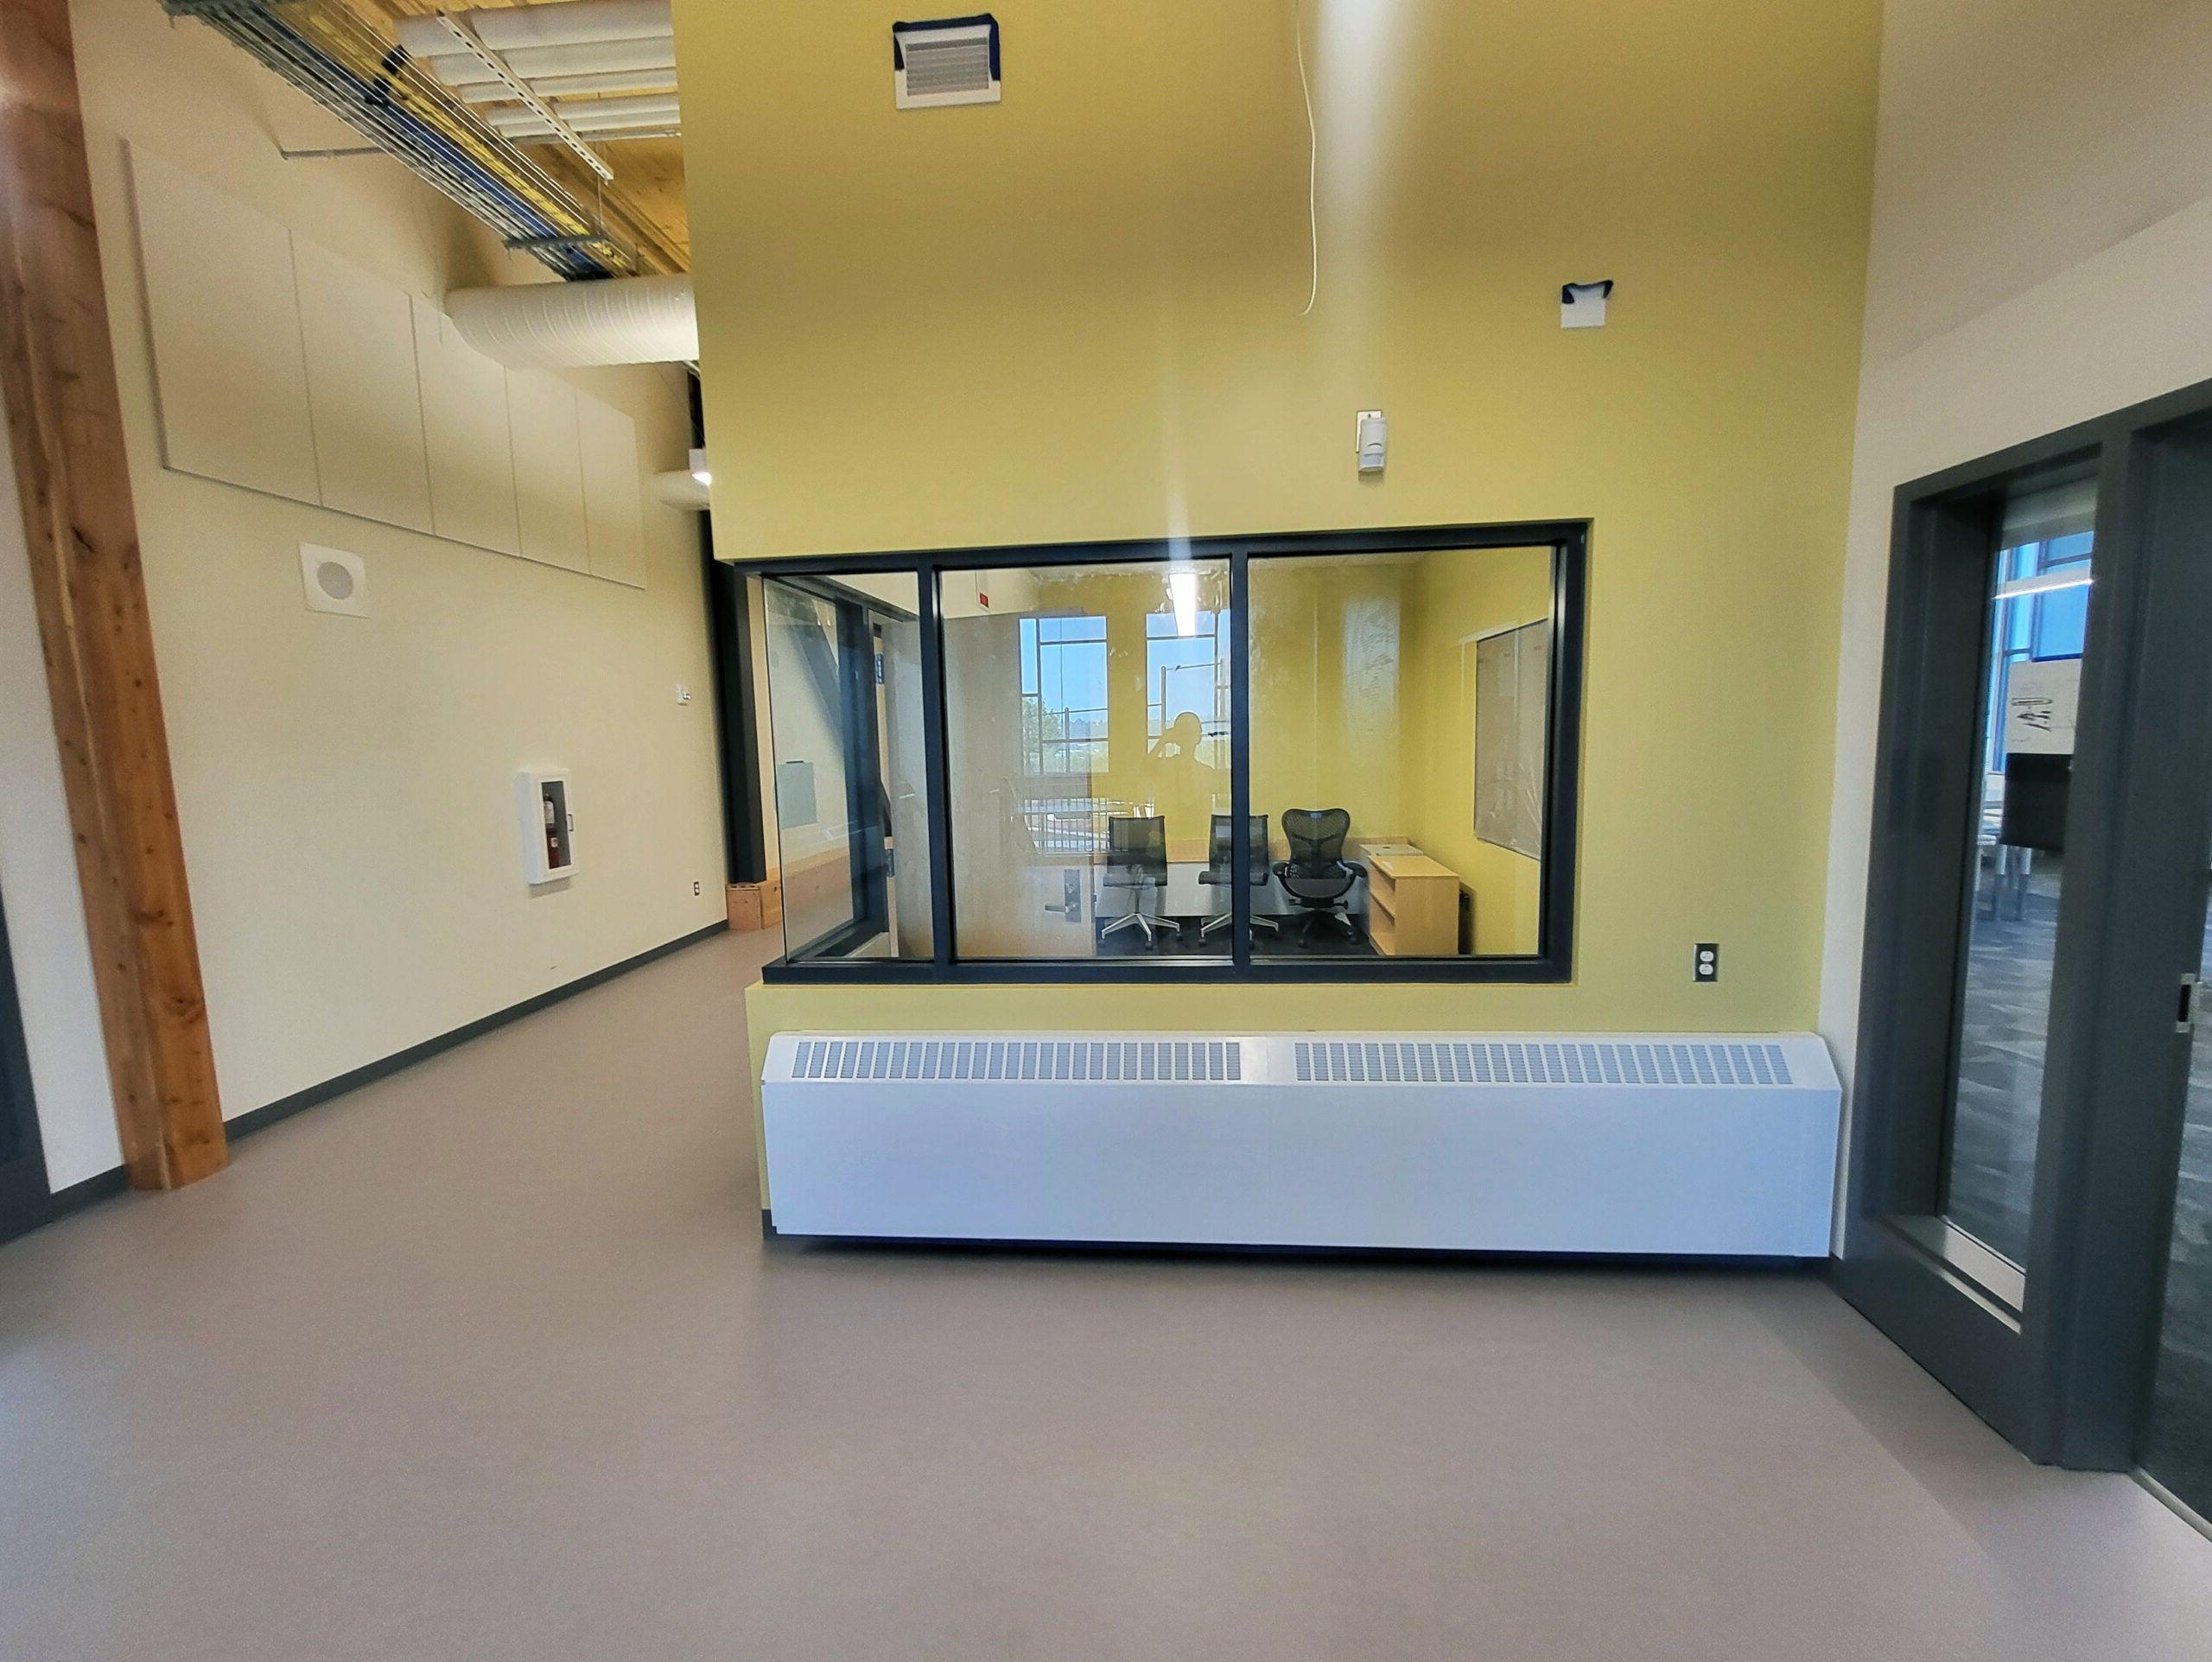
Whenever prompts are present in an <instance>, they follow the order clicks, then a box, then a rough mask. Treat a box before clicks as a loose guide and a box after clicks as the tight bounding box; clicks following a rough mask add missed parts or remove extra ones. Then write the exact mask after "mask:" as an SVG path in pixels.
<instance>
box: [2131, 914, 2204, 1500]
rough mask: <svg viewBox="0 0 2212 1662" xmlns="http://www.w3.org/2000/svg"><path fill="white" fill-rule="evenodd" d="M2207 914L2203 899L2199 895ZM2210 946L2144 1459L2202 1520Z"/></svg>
mask: <svg viewBox="0 0 2212 1662" xmlns="http://www.w3.org/2000/svg"><path fill="white" fill-rule="evenodd" d="M2194 901H2195V913H2196V916H2197V917H2199V918H2202V917H2203V916H2204V913H2205V910H2206V909H2205V904H2204V893H2203V891H2202V888H2200V889H2199V890H2198V891H2197V893H2196V896H2195V897H2194ZM2198 935H2199V937H2200V940H2201V941H2202V945H2201V947H2200V948H2199V950H2198V954H2197V959H2196V966H2197V967H2196V977H2197V980H2196V984H2195V986H2191V987H2190V989H2189V993H2188V996H2189V997H2190V1002H2191V1006H2192V1007H2191V1008H2190V1010H2189V1012H2187V1013H2186V1015H2184V1014H2183V1012H2182V1011H2181V1010H2180V1008H2179V1004H2180V999H2179V997H2178V996H2177V1000H2176V1005H2177V1009H2176V1019H2177V1022H2180V1021H2183V1020H2189V1021H2190V1024H2191V1026H2192V1028H2193V1031H2192V1032H2191V1035H2190V1043H2189V1075H2188V1084H2187V1086H2186V1097H2185V1102H2184V1112H2183V1116H2182V1132H2181V1147H2180V1152H2179V1156H2178V1158H2177V1163H2176V1164H2177V1169H2176V1171H2175V1181H2174V1190H2173V1222H2172V1225H2171V1230H2170V1233H2169V1236H2168V1240H2167V1249H2166V1253H2167V1256H2166V1274H2165V1284H2164V1303H2163V1305H2162V1308H2161V1311H2160V1316H2159V1323H2158V1355H2157V1360H2156V1361H2154V1363H2153V1364H2152V1386H2151V1391H2150V1394H2149V1400H2148V1403H2147V1405H2146V1410H2147V1411H2146V1414H2145V1424H2144V1434H2143V1439H2142V1445H2141V1450H2140V1454H2139V1458H2140V1460H2141V1462H2142V1467H2143V1470H2144V1472H2145V1475H2148V1476H2149V1477H2151V1478H2152V1480H2153V1481H2155V1482H2157V1483H2158V1486H2159V1487H2160V1488H2164V1490H2165V1491H2166V1492H2167V1493H2168V1494H2170V1495H2171V1496H2172V1497H2173V1498H2175V1499H2176V1500H2179V1501H2180V1502H2181V1504H2182V1505H2183V1506H2184V1507H2188V1508H2189V1509H2190V1511H2192V1512H2193V1513H2196V1516H2197V1517H2198V1518H2199V1519H2207V1518H2212V1020H2208V1019H2206V1018H2205V1017H2204V1015H2203V1014H2202V1012H2199V1011H2198V1010H2196V1008H2195V1007H2194V1006H2195V1000H2196V996H2197V992H2196V989H2197V988H2198V987H2201V986H2202V984H2203V981H2204V979H2205V978H2206V977H2208V976H2212V928H2208V927H2207V926H2206V925H2205V924H2204V923H2200V924H2199V926H2198Z"/></svg>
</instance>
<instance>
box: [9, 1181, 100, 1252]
mask: <svg viewBox="0 0 2212 1662" xmlns="http://www.w3.org/2000/svg"><path fill="white" fill-rule="evenodd" d="M128 1188H130V1179H129V1177H126V1176H125V1175H124V1170H123V1168H122V1167H121V1166H116V1167H113V1168H112V1169H111V1170H106V1171H95V1172H94V1173H92V1176H91V1177H86V1178H85V1179H84V1180H83V1181H82V1182H81V1183H71V1184H70V1185H69V1187H68V1188H67V1189H55V1190H54V1193H52V1194H51V1195H48V1196H47V1197H46V1201H45V1203H44V1204H43V1205H40V1206H35V1207H33V1208H31V1210H30V1213H29V1215H28V1216H25V1217H19V1218H17V1219H16V1223H15V1227H12V1228H7V1227H0V1245H5V1244H6V1243H7V1242H9V1241H11V1240H18V1239H20V1238H21V1237H22V1236H24V1235H27V1234H30V1232H31V1231H32V1230H34V1229H42V1228H44V1227H46V1226H47V1225H48V1224H49V1223H54V1222H56V1221H59V1220H60V1219H62V1218H66V1217H67V1216H68V1215H70V1214H71V1213H72V1212H81V1211H83V1210H84V1209H85V1208H86V1207H88V1206H90V1205H91V1204H92V1202H94V1201H104V1200H105V1199H106V1198H107V1197H108V1196H111V1195H120V1194H121V1193H122V1192H123V1191H124V1189H128Z"/></svg>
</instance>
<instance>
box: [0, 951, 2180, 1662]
mask: <svg viewBox="0 0 2212 1662" xmlns="http://www.w3.org/2000/svg"><path fill="white" fill-rule="evenodd" d="M757 939H758V937H754V940H757ZM757 950H758V948H757V947H755V946H754V944H753V941H748V940H747V939H746V938H742V937H739V938H729V939H721V940H716V941H715V942H711V943H709V944H707V945H703V946H700V947H696V948H691V949H690V950H689V951H686V952H684V953H682V954H679V955H676V956H674V957H672V958H670V959H667V960H664V961H662V962H660V963H658V964H655V965H653V966H651V967H647V968H645V969H644V970H641V971H639V972H638V973H636V974H632V975H630V976H628V977H626V978H624V979H623V980H619V981H616V982H613V983H612V984H610V985H608V986H604V987H601V988H600V989H598V990H596V991H594V992H593V993H588V994H586V995H584V996H582V997H581V998H578V999H574V1000H571V1001H570V1002H569V1003H567V1004H565V1005H561V1006H559V1007H557V1008H556V1009H554V1010H551V1011H548V1012H543V1013H542V1014H540V1015H538V1016H536V1017H533V1018H531V1019H529V1020H527V1021H524V1022H521V1023H518V1024H515V1025H513V1026H511V1027H509V1028H506V1029H504V1030H502V1031H499V1032H498V1033H495V1034H493V1035H490V1036H488V1037H485V1038H483V1039H481V1040H479V1041H478V1042H476V1043H475V1044H471V1045H468V1046H467V1047H465V1048H463V1049H461V1050H455V1051H454V1052H451V1053H449V1054H448V1055H447V1056H442V1057H440V1058H438V1059H437V1060H435V1061H434V1062H431V1063H425V1064H423V1066H421V1067H419V1068H417V1069H413V1070H411V1071H410V1072H408V1073H405V1074H403V1075H397V1076H395V1077H393V1078H391V1079H389V1080H386V1081H385V1082H381V1083H379V1084H377V1085H374V1086H372V1087H369V1088H365V1089H363V1090H361V1091H359V1092H357V1093H355V1094H353V1095H352V1096H351V1097H348V1098H346V1099H342V1100H340V1101H336V1102H333V1103H331V1104H328V1105H327V1106H325V1107H320V1108H317V1109H315V1110H313V1111H311V1112H309V1113H306V1114H303V1115H302V1116H300V1117H299V1118H297V1119H296V1120H290V1121H288V1122H286V1123H285V1124H283V1125H281V1126H277V1127H275V1128H273V1129H271V1130H270V1131H268V1132H265V1133H264V1134H262V1135H260V1136H258V1137H256V1138H253V1139H250V1140H248V1141H246V1142H245V1143H243V1144H241V1145H239V1147H238V1158H237V1161H236V1163H235V1164H234V1165H233V1167H232V1170H229V1171H228V1172H226V1173H225V1174H224V1175H222V1176H221V1177H218V1178H215V1179H213V1180H212V1181H210V1182H208V1183H204V1184H201V1185H200V1186H198V1187H197V1188H195V1189H190V1190H188V1191H185V1192H184V1193H182V1194H179V1195H175V1196H164V1197H146V1196H128V1197H125V1198H124V1199H122V1200H119V1201H117V1202H111V1203H107V1204H104V1205H102V1206H99V1207H98V1208H94V1209H92V1210H91V1211H89V1212H86V1213H85V1214H83V1215H79V1216H77V1217H75V1218H73V1219H70V1220H68V1221H65V1222H63V1223H61V1224H59V1225H56V1226H54V1227H51V1228H49V1229H47V1230H44V1231H42V1232H40V1233H38V1234H34V1235H31V1236H29V1237H26V1238H25V1239H23V1240H19V1241H16V1242H15V1243H13V1244H11V1245H10V1246H8V1247H0V1657H4V1658H6V1659H8V1662H77V1659H85V1662H93V1659H97V1662H137V1659H156V1658H158V1659H162V1662H197V1659H207V1662H218V1659H219V1662H252V1659H272V1662H350V1659H376V1662H442V1659H455V1662H460V1659H467V1662H505V1659H518V1662H521V1659H527V1662H568V1659H577V1662H584V1659H588V1662H607V1659H619V1662H658V1659H691V1658H714V1659H762V1662H770V1659H772V1662H815V1659H819V1662H866V1659H900V1662H909V1659H947V1662H952V1659H958V1662H987V1659H1013V1658H1020V1659H1031V1658H1034V1659H1053V1662H1061V1659H1094V1658H1095V1659H1129V1662H1168V1659H1184V1658H1190V1659H1200V1658H1204V1659H1209V1662H1211V1659H1244V1658H1250V1659H1268V1662H1285V1659H1335V1662H1345V1659H1383V1658H1389V1659H1414V1658H1452V1659H1465V1658H1478V1659H1483V1662H1522V1659H1527V1662H1537V1659H1542V1662H1562V1659H1564V1662H1591V1659H1613V1658H1618V1659H1635V1662H1662V1659H1695V1662H1727V1659H1737V1658H1743V1659H1759V1662H1774V1659H1827V1658H1835V1659H1852V1662H1866V1659H1869V1658H1873V1659H1881V1662H1919V1659H1929V1662H1936V1659H1941V1662H1979V1659H1992V1662H1993V1659H1999V1658H2002V1659H2008V1662H2017V1659H2031V1658H2052V1659H2058V1658H2064V1659H2082V1658H2096V1659H2131V1658H2202V1657H2203V1656H2205V1655H2206V1654H2207V1650H2208V1640H2207V1634H2208V1633H2212V1542H2208V1541H2207V1540H2205V1539H2204V1538H2202V1537H2200V1536H2198V1535H2197V1534H2196V1533H2195V1532H2193V1531H2192V1530H2190V1528H2189V1526H2187V1525H2185V1524H2184V1523H2183V1522H2182V1521H2181V1520H2180V1519H2178V1518H2177V1517H2176V1516H2175V1515H2174V1514H2172V1513H2170V1512H2168V1511H2166V1510H2165V1509H2164V1507H2160V1506H2159V1505H2158V1503H2157V1502H2156V1501H2155V1500H2152V1498H2151V1497H2150V1496H2149V1495H2148V1494H2145V1492H2144V1491H2142V1490H2141V1489H2140V1488H2137V1487H2136V1486H2135V1485H2134V1484H2133V1483H2132V1482H2130V1481H2128V1480H2127V1479H2126V1478H2124V1477H2114V1476H2091V1475H2075V1474H2066V1473H2060V1472H2053V1471H2047V1470H2039V1469H2036V1468H2033V1467H2031V1466H2029V1465H2027V1464H2025V1463H2024V1462H2021V1461H2020V1460H2018V1458H2017V1457H2016V1456H2013V1455H2012V1453H2011V1452H2010V1451H2009V1450H2008V1449H2006V1448H2005V1445H2004V1444H2003V1443H2001V1442H2000V1441H1999V1439H1998V1438H1997V1437H1995V1436H1994V1435H1993V1433H1991V1432H1990V1431H1989V1430H1986V1428H1985V1427H1983V1426H1982V1425H1981V1424H1980V1423H1979V1422H1978V1421H1976V1420H1975V1419H1974V1418H1973V1417H1972V1415H1970V1414H1969V1413H1967V1411H1966V1410H1965V1409H1963V1408H1962V1407H1961V1406H1960V1405H1958V1404H1957V1403H1956V1402H1955V1400H1953V1399H1951V1398H1950V1397H1948V1395H1946V1394H1945V1393H1944V1392H1943V1391H1942V1389H1941V1388H1940V1387H1939V1386H1936V1384H1935V1383H1934V1382H1933V1381H1932V1380H1929V1378H1928V1377H1927V1376H1926V1375H1925V1374H1923V1373H1921V1372H1920V1371H1919V1370H1918V1369H1917V1368H1916V1367H1914V1366H1913V1365H1912V1364H1911V1363H1910V1361H1907V1360H1906V1359H1905V1358H1904V1356H1903V1355H1902V1354H1899V1353H1898V1352H1897V1351H1896V1350H1895V1349H1894V1348H1891V1346H1890V1345H1889V1343H1888V1342H1886V1341H1885V1340H1884V1339H1883V1338H1881V1337H1880V1335H1878V1334H1877V1333H1875V1332H1874V1331H1873V1329H1871V1328H1869V1327H1868V1326H1866V1323H1864V1322H1862V1321H1861V1320H1860V1319H1859V1317H1858V1316H1856V1315H1854V1314H1853V1312H1852V1311H1851V1310H1848V1309H1847V1307H1846V1306H1845V1305H1844V1304H1842V1303H1841V1302H1840V1301H1839V1300H1838V1299H1836V1298H1835V1297H1834V1296H1833V1295H1831V1294H1830V1293H1829V1292H1828V1291H1827V1289H1826V1288H1825V1286H1824V1285H1821V1283H1820V1282H1819V1281H1817V1280H1815V1279H1813V1278H1808V1277H1804V1276H1798V1275H1786V1274H1774V1273H1767V1274H1745V1275H1731V1274H1717V1273H1672V1272H1648V1271H1647V1272H1630V1271H1623V1270H1617V1269H1616V1270H1607V1269H1532V1268H1526V1267H1520V1268H1506V1267H1497V1266H1491V1267H1483V1266H1465V1265H1461V1266H1433V1265H1413V1264H1371V1263H1370V1264H1358V1263H1344V1262H1336V1263H1328V1262H1296V1261H1281V1260H1269V1261H1237V1260H1227V1259H1165V1258H1113V1257H1098V1256H1090V1257H1081V1256H1051V1255H1041V1254H1040V1255H1027V1256H1000V1255H989V1254H962V1253H925V1252H900V1253H891V1252H872V1251H860V1250H832V1249H820V1248H814V1249H808V1248H798V1247H789V1246H777V1247H764V1246H763V1243H762V1242H761V1240H760V1234H759V1223H758V1215H757V1212H756V1209H755V1205H754V1189H753V1152H752V1149H753V1144H752V1133H751V1130H750V1122H749V1119H748V1116H747V1111H746V1109H745V1107H744V1106H743V1101H744V1093H743V1088H742V1084H741V1082H742V1080H743V1078H744V1073H745V1051H744V1040H743V1036H742V1030H741V1024H740V997H739V995H740V990H741V985H742V983H743V982H744V981H745V980H747V978H748V976H749V975H750V974H751V973H752V968H753V959H754V956H755V955H756V954H757Z"/></svg>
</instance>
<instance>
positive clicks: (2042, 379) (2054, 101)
mask: <svg viewBox="0 0 2212 1662" xmlns="http://www.w3.org/2000/svg"><path fill="white" fill-rule="evenodd" d="M1884 29H1885V35H1884V42H1883V52H1882V93H1881V97H1882V105H1881V115H1880V122H1879V133H1878V142H1877V149H1876V158H1875V171H1876V181H1875V193H1874V220H1873V234H1872V247H1871V251H1870V257H1869V263H1868V272H1869V277H1868V293H1867V315H1866V359H1865V363H1864V365H1863V367H1862V370H1861V375H1860V383H1859V422H1858V439H1857V453H1856V457H1855V460H1854V465H1853V480H1852V503H1851V521H1850V531H1849V542H1848V547H1847V563H1846V570H1845V582H1844V613H1843V632H1842V650H1841V663H1840V676H1839V692H1840V695H1839V699H1838V707H1837V715H1836V777H1835V797H1834V809H1833V820H1832V825H1831V831H1830V840H1829V856H1828V861H1829V863H1828V904H1827V935H1826V939H1825V942H1824V949H1823V961H1822V971H1823V973H1822V977H1821V1031H1822V1033H1823V1034H1824V1035H1825V1036H1826V1037H1827V1040H1828V1043H1829V1044H1830V1045H1831V1046H1832V1047H1834V1050H1835V1052H1836V1056H1837V1059H1838V1062H1839V1063H1840V1068H1841V1070H1842V1073H1843V1075H1844V1079H1845V1082H1846V1085H1847V1088H1848V1085H1849V1082H1850V1080H1851V1077H1852V1074H1853V1063H1854V1062H1855V1059H1856V1056H1855V1052H1856V1044H1857V1038H1858V1023H1859V957H1860V949H1861V945H1862V938H1863V935H1864V931H1865V924H1866V860H1867V853H1868V848H1869V832H1870V828H1871V822H1872V804H1873V789H1874V740H1875V725H1876V720H1877V715H1878V701H1879V682H1880V674H1881V659H1882V626H1883V608H1884V605H1885V596H1886V590H1887V577H1888V559H1889V536H1890V524H1891V492H1892V491H1893V490H1894V489H1895V488H1896V487H1897V485H1900V484H1903V483H1904V482H1905V481H1907V480H1909V479H1916V478H1918V477H1920V476H1922V475H1923V474H1926V473H1933V472H1935V471H1936V470H1937V469H1939V468H1943V467H1948V466H1953V465H1955V464H1957V463H1960V462H1964V461H1969V460H1973V459H1974V457H1976V456H1980V455H1985V454H1988V453H1989V452H1991V451H1993V450H1998V449H2001V448H2003V447H2005V446H2007V445H2010V444H2014V443H2018V442H2019V441H2024V440H2027V439H2031V438H2035V437H2037V436H2038V435H2042V434H2045V433H2049V432H2051V431H2053V430H2054V429H2056V428H2063V427H2066V426H2068V425H2069V424H2071V423H2073V422H2080V421H2084V420H2087V419H2088V418H2090V417H2092V416H2094V415H2102V414H2105V413H2107V412H2108V411H2111V410H2113V409H2120V408H2122V407H2124V406H2126V405H2127V404H2131V403H2136V402H2138V401H2139V400H2142V399H2145V398H2149V397H2152V396H2155V395H2157V394H2159V393H2162V392H2167V391H2171V390H2173V389H2175V388H2177V387H2182V386H2187V385H2190V384H2192V383H2195V382H2198V381H2202V380H2205V379H2208V378H2212V280H2208V277H2207V273H2208V272H2212V122H2207V121H2206V120H2205V119H2204V111H2205V110H2206V108H2207V107H2208V106H2212V6H2206V5H2203V4H2202V3H2197V0H2106V3H2102V4H2099V5H2094V6H2083V5H2081V4H2079V3H2077V0H2001V3H1999V0H1891V3H1890V4H1889V5H1888V7H1887V8H1886V10H1885V17H1884Z"/></svg>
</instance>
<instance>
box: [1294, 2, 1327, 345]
mask: <svg viewBox="0 0 2212 1662" xmlns="http://www.w3.org/2000/svg"><path fill="white" fill-rule="evenodd" d="M1290 25H1291V30H1292V38H1293V39H1294V41H1296V42H1297V45H1298V91H1299V94H1300V97H1302V98H1304V99H1305V100H1306V247H1307V248H1308V249H1309V250H1311V251H1312V252H1313V281H1312V282H1310V283H1309V284H1308V285H1307V287H1306V304H1305V306H1304V308H1301V309H1300V312H1299V316H1300V317H1304V316H1306V314H1308V313H1310V312H1311V311H1313V302H1314V301H1317V300H1319V298H1320V297H1321V218H1320V214H1319V212H1318V211H1317V209H1316V208H1315V206H1314V193H1315V189H1316V184H1315V181H1317V180H1318V179H1319V176H1320V162H1321V141H1320V138H1319V136H1318V135H1317V134H1316V133H1315V131H1314V128H1313V87H1312V86H1309V85H1308V84H1307V82H1306V0H1291V7H1290Z"/></svg>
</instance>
